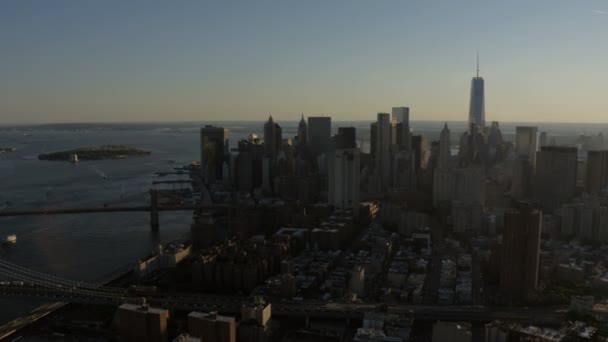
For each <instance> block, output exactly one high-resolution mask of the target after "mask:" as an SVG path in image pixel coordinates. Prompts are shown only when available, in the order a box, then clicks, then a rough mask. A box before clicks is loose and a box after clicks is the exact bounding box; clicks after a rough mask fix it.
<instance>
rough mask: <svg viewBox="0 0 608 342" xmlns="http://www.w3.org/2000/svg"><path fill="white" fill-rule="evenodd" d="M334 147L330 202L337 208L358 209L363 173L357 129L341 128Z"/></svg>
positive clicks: (329, 177)
mask: <svg viewBox="0 0 608 342" xmlns="http://www.w3.org/2000/svg"><path fill="white" fill-rule="evenodd" d="M334 146H335V147H334V148H333V153H332V155H331V156H330V158H329V175H328V188H329V189H328V202H329V203H330V204H332V205H333V206H335V207H336V208H342V209H345V208H353V209H357V208H358V207H359V192H360V189H359V187H360V172H361V171H360V169H359V168H360V166H359V164H360V161H359V158H360V157H359V148H358V147H357V141H356V130H355V128H354V127H340V128H339V129H338V135H336V136H335V137H334ZM355 212H357V210H355Z"/></svg>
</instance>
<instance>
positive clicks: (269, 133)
mask: <svg viewBox="0 0 608 342" xmlns="http://www.w3.org/2000/svg"><path fill="white" fill-rule="evenodd" d="M282 144H283V131H282V129H281V126H279V124H277V123H275V122H274V121H273V120H272V115H271V116H270V117H269V118H268V121H267V122H266V123H265V124H264V151H265V152H266V155H267V156H268V157H270V158H271V159H274V158H276V157H277V154H278V153H279V151H280V150H281V145H282Z"/></svg>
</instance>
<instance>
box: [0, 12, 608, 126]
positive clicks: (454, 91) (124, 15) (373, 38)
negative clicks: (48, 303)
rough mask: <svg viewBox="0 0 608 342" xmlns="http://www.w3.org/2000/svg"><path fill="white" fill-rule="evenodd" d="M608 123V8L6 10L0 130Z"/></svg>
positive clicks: (1, 18) (1, 17) (0, 45)
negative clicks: (406, 111) (472, 95)
mask: <svg viewBox="0 0 608 342" xmlns="http://www.w3.org/2000/svg"><path fill="white" fill-rule="evenodd" d="M477 49H479V51H480V56H481V75H482V76H483V77H484V78H485V80H486V118H487V120H488V121H492V120H498V121H574V122H582V121H593V122H604V121H608V0H598V1H587V0H568V1H565V0H543V1H541V0H509V1H504V0H502V1H498V0H497V1H487V0H483V1H482V0H479V1H463V0H445V1H432V0H424V1H423V0H420V1H388V0H378V1H370V0H363V1H355V0H344V1H337V0H329V1H328V0H318V1H316V0H305V1H303V0H300V1H296V0H293V1H290V0H276V1H263V0H253V1H252V0H243V1H232V0H231V1H220V0H218V1H214V2H212V1H198V0H197V1H183V0H181V1H150V0H146V1H127V0H116V1H108V0H106V1H88V0H72V1H59V0H53V1H43V0H38V1H30V0H4V1H1V2H0V122H5V123H6V122H57V121H61V122H66V121H79V122H83V121H96V122H101V121H159V120H161V121H170V120H207V119H208V120H222V119H231V120H240V119H246V120H261V119H265V118H266V117H267V116H268V114H269V113H272V115H273V117H274V118H275V119H278V120H295V119H297V118H298V117H299V114H300V113H301V112H304V113H305V114H306V115H308V114H310V115H320V114H325V115H330V116H332V117H333V118H335V119H336V120H349V119H353V120H373V119H374V117H375V115H376V113H377V112H381V111H390V108H391V107H392V106H409V107H411V117H412V119H417V120H466V119H467V115H468V96H469V94H468V93H469V87H470V79H471V77H472V76H473V75H474V73H475V53H476V51H477Z"/></svg>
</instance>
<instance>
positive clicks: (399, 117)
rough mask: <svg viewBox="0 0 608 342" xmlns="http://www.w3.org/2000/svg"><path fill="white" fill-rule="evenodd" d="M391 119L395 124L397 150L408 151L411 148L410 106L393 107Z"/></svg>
mask: <svg viewBox="0 0 608 342" xmlns="http://www.w3.org/2000/svg"><path fill="white" fill-rule="evenodd" d="M392 120H393V122H395V123H396V124H397V125H396V132H395V133H396V138H395V143H396V144H398V145H399V150H402V151H404V150H405V151H409V150H410V149H411V148H412V137H411V133H410V108H409V107H393V112H392Z"/></svg>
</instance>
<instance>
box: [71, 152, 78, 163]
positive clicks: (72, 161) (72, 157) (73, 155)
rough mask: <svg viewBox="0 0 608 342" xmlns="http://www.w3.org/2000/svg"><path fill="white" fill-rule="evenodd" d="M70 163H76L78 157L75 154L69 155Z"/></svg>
mask: <svg viewBox="0 0 608 342" xmlns="http://www.w3.org/2000/svg"><path fill="white" fill-rule="evenodd" d="M70 162H71V163H78V155H77V154H70Z"/></svg>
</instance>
